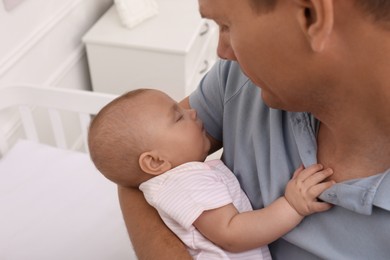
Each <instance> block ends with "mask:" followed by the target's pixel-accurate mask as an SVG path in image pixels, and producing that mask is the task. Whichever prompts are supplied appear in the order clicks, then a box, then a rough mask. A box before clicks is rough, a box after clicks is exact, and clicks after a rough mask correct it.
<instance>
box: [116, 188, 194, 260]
mask: <svg viewBox="0 0 390 260" xmlns="http://www.w3.org/2000/svg"><path fill="white" fill-rule="evenodd" d="M118 196H119V203H120V206H121V209H122V214H123V218H124V221H125V223H126V228H127V231H128V233H129V235H130V239H131V242H132V244H133V246H134V250H135V252H136V254H137V257H138V258H139V259H167V260H168V259H169V260H171V259H180V260H181V259H192V258H191V256H190V255H189V254H188V252H187V249H186V247H185V246H184V244H183V243H182V242H181V241H180V240H179V239H178V238H177V237H176V235H175V234H174V233H172V231H171V230H170V229H168V228H167V226H166V225H165V224H164V222H162V220H161V218H160V216H159V215H158V213H157V212H156V210H155V209H154V208H153V207H152V206H150V205H149V204H148V203H147V202H146V200H145V198H144V196H143V194H142V192H141V191H139V190H138V189H133V188H125V187H119V188H118Z"/></svg>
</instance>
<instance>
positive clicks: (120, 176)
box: [88, 89, 147, 187]
mask: <svg viewBox="0 0 390 260" xmlns="http://www.w3.org/2000/svg"><path fill="white" fill-rule="evenodd" d="M145 91H147V90H146V89H138V90H134V91H131V92H128V93H126V94H124V95H121V96H120V97H118V98H116V99H114V100H113V101H112V102H110V103H109V104H107V105H106V106H105V107H103V108H102V109H101V110H100V111H99V113H98V114H97V115H96V116H95V117H94V118H93V120H92V122H91V124H90V127H89V131H88V147H89V151H90V156H91V159H92V161H93V163H94V164H95V166H96V168H97V169H98V170H99V171H100V172H101V173H102V174H103V175H104V176H105V177H106V178H107V179H109V180H111V181H113V182H115V183H117V184H119V185H122V186H133V187H137V186H138V185H139V184H140V181H139V179H140V178H139V177H140V176H141V174H142V171H141V169H140V167H139V163H138V158H139V155H140V154H141V153H142V152H143V151H144V149H145V148H144V145H143V143H144V141H145V140H144V131H143V130H140V129H139V126H140V120H141V118H142V115H140V113H139V111H138V110H137V106H136V105H135V104H134V103H135V102H134V100H135V98H137V97H138V96H140V95H142V94H143V93H144V92H145ZM135 111H137V112H135Z"/></svg>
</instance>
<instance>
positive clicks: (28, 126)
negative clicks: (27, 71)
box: [0, 85, 116, 154]
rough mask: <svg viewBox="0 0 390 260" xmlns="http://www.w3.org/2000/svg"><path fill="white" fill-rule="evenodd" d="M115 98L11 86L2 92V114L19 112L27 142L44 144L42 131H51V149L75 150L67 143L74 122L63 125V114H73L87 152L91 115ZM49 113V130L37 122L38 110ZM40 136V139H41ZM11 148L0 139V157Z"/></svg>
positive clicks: (54, 89) (94, 93)
mask: <svg viewBox="0 0 390 260" xmlns="http://www.w3.org/2000/svg"><path fill="white" fill-rule="evenodd" d="M115 97H116V96H115V95H110V94H103V93H96V92H90V91H84V90H71V89H60V88H55V87H38V86H32V85H23V86H10V87H5V88H0V113H1V111H4V110H5V109H9V108H17V110H18V113H19V117H20V122H19V124H20V125H21V128H22V129H23V130H22V131H23V132H24V136H25V138H27V139H29V140H33V141H36V142H42V140H41V139H42V134H41V135H40V133H39V128H41V129H42V128H43V129H45V130H47V128H50V129H51V133H52V136H53V139H54V141H53V143H52V144H51V145H54V146H57V147H60V148H64V149H75V144H74V142H73V144H69V142H67V134H68V132H69V130H70V129H72V130H74V129H75V128H76V127H75V125H74V122H73V121H72V124H71V125H70V126H69V125H65V123H67V124H68V122H65V123H64V119H63V118H64V117H63V113H64V112H71V113H73V114H75V116H76V117H78V126H77V128H78V129H80V131H79V132H80V133H79V137H80V140H81V141H80V142H81V144H79V145H81V146H83V147H84V151H86V150H87V145H86V144H87V131H88V126H89V123H90V120H91V115H93V114H96V113H97V112H98V111H99V110H100V109H101V108H102V107H103V106H104V105H106V104H107V103H108V102H110V101H111V100H112V99H114V98H115ZM37 108H41V109H42V108H43V109H45V110H47V114H48V120H44V121H45V124H46V121H48V122H49V123H48V124H49V126H46V125H45V126H43V127H42V125H40V127H38V125H37V124H42V121H37V119H36V115H35V114H36V109H37ZM40 136H41V137H40ZM10 145H12V141H10V140H7V138H6V137H5V136H3V137H2V138H0V153H2V154H4V153H5V152H6V151H7V150H8V149H9V147H10Z"/></svg>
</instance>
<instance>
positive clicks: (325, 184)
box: [309, 181, 335, 198]
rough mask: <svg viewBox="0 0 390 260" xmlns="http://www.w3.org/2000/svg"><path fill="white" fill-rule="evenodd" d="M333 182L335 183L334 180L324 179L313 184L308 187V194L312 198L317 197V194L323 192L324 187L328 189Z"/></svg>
mask: <svg viewBox="0 0 390 260" xmlns="http://www.w3.org/2000/svg"><path fill="white" fill-rule="evenodd" d="M333 184H335V182H334V181H326V182H321V183H319V184H317V185H314V186H313V187H311V188H310V189H309V193H310V196H311V197H312V198H317V197H318V196H320V194H321V193H323V192H324V191H325V190H326V189H329V188H330V187H331V186H332V185H333Z"/></svg>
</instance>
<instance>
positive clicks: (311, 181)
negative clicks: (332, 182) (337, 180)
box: [304, 168, 333, 187]
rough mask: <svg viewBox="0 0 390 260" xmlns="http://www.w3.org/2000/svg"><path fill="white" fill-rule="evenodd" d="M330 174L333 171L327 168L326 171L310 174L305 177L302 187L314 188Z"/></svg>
mask: <svg viewBox="0 0 390 260" xmlns="http://www.w3.org/2000/svg"><path fill="white" fill-rule="evenodd" d="M332 174H333V170H332V169H330V168H327V169H325V170H322V171H318V172H316V173H314V174H312V175H311V176H309V177H307V178H306V180H305V181H304V185H305V186H306V187H311V186H315V185H316V184H318V183H320V182H322V181H323V180H325V179H326V178H328V177H329V176H331V175H332Z"/></svg>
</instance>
